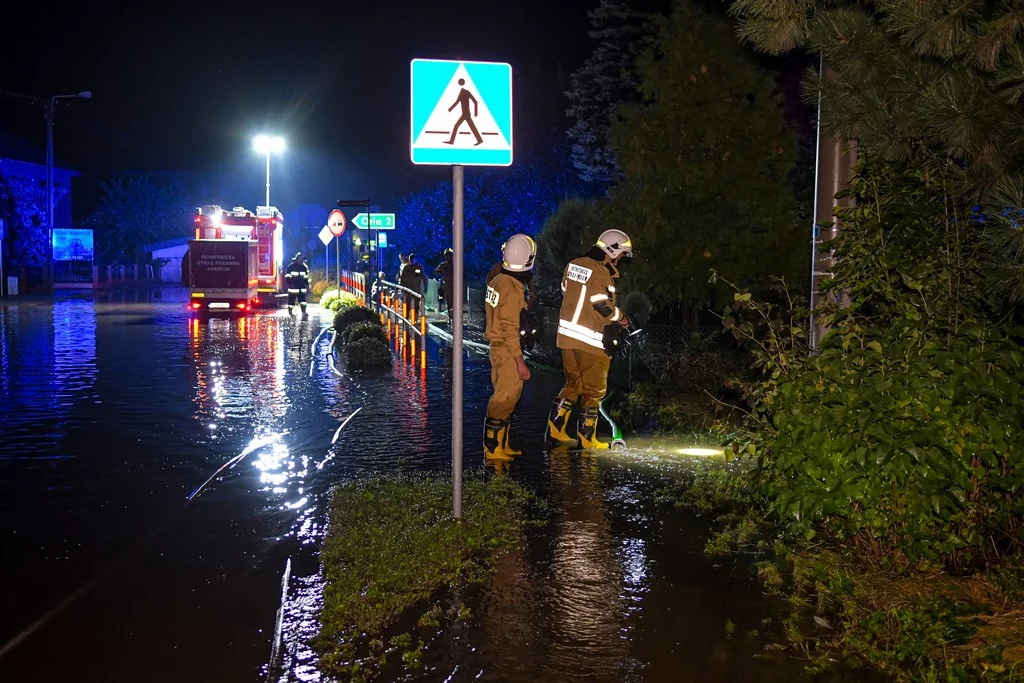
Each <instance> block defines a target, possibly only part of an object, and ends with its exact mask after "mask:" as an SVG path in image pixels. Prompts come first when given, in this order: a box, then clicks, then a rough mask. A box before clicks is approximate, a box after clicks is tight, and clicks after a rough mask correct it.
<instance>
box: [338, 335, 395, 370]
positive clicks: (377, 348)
mask: <svg viewBox="0 0 1024 683" xmlns="http://www.w3.org/2000/svg"><path fill="white" fill-rule="evenodd" d="M346 355H347V356H348V364H349V367H360V368H386V367H390V366H391V349H390V348H388V345H387V343H386V342H382V341H381V340H379V339H374V338H372V337H363V338H362V339H357V340H355V341H354V342H352V343H351V344H349V345H348V348H347V354H346Z"/></svg>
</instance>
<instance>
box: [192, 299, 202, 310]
mask: <svg viewBox="0 0 1024 683" xmlns="http://www.w3.org/2000/svg"><path fill="white" fill-rule="evenodd" d="M201 305H202V304H200V303H199V302H198V301H193V302H192V308H199V307H200V306H201Z"/></svg>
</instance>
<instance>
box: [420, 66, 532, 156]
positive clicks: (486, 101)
mask: <svg viewBox="0 0 1024 683" xmlns="http://www.w3.org/2000/svg"><path fill="white" fill-rule="evenodd" d="M411 78H412V98H411V99H412V112H411V116H412V119H411V122H412V131H411V144H412V151H411V157H412V161H413V163H415V164H443V165H454V164H460V165H468V166H508V165H510V164H511V163H512V67H511V66H509V65H508V64H500V63H493V62H458V61H441V60H431V59H414V60H413V61H412V72H411Z"/></svg>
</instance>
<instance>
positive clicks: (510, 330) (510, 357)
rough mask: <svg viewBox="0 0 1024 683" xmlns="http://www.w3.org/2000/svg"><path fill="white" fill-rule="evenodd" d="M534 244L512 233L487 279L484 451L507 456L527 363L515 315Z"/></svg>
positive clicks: (523, 297) (522, 296) (527, 376)
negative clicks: (494, 271)
mask: <svg viewBox="0 0 1024 683" xmlns="http://www.w3.org/2000/svg"><path fill="white" fill-rule="evenodd" d="M536 254H537V249H536V244H535V243H534V241H533V240H532V239H531V238H529V237H528V236H526V235H523V234H518V235H513V236H512V237H511V238H510V239H509V240H508V242H506V243H505V246H504V248H503V249H502V263H501V271H500V272H499V273H498V274H496V275H494V276H493V278H492V279H491V280H490V281H489V282H488V283H487V297H486V304H487V305H486V306H485V307H484V308H485V311H486V315H487V327H486V330H485V332H484V336H485V337H486V338H487V341H489V342H490V345H491V384H493V385H494V394H493V395H492V396H491V398H490V400H489V401H487V420H486V421H485V423H484V457H486V458H496V459H505V460H507V459H509V458H512V457H513V456H516V455H520V454H521V451H517V450H513V449H512V448H510V447H509V445H508V427H509V423H510V421H511V418H512V411H513V410H515V407H516V403H518V402H519V396H520V395H521V394H522V393H523V382H525V381H526V380H528V379H530V369H529V368H528V367H527V366H526V362H525V361H524V360H523V352H522V349H521V348H520V345H519V328H520V325H519V320H520V315H521V313H522V311H523V310H524V309H525V308H526V294H525V292H526V287H525V281H526V280H528V279H529V274H530V271H531V270H533V262H534V259H535V258H536Z"/></svg>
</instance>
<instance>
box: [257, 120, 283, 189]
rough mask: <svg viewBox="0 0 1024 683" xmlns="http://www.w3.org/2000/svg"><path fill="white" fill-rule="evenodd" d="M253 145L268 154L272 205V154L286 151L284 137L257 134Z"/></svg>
mask: <svg viewBox="0 0 1024 683" xmlns="http://www.w3.org/2000/svg"><path fill="white" fill-rule="evenodd" d="M252 147H253V149H255V150H256V152H257V153H258V154H265V155H266V156H267V206H270V155H271V153H273V154H280V153H281V152H283V151H284V138H282V137H278V136H271V135H257V136H256V137H254V138H253V139H252Z"/></svg>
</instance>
